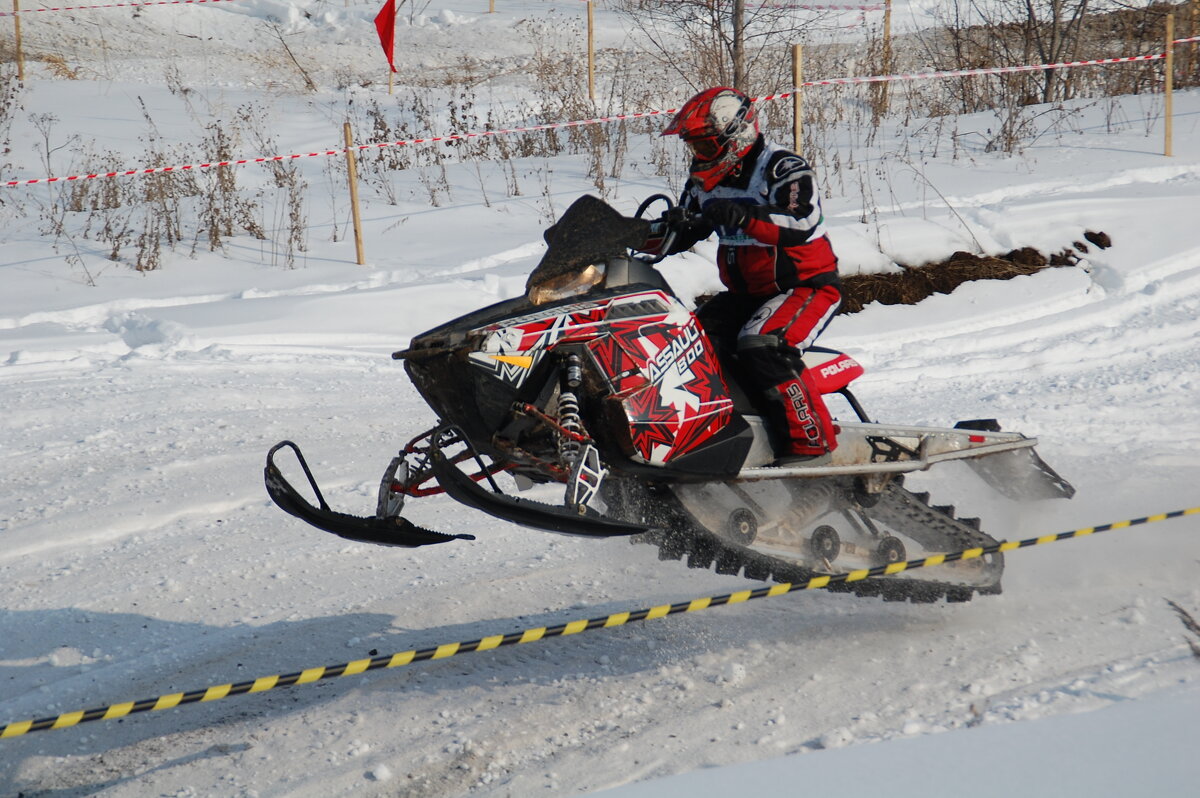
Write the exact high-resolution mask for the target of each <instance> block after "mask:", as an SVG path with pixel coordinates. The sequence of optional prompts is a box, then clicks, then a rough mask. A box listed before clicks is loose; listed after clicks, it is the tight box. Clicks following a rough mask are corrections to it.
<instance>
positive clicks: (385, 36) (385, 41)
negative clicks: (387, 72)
mask: <svg viewBox="0 0 1200 798" xmlns="http://www.w3.org/2000/svg"><path fill="white" fill-rule="evenodd" d="M375 30H377V31H379V43H380V44H382V45H383V54H384V55H386V56H387V60H388V66H389V67H391V69H392V71H393V72H395V71H396V62H395V61H394V58H395V56H396V0H384V4H383V8H381V9H380V10H379V14H378V15H377V16H376V17H375Z"/></svg>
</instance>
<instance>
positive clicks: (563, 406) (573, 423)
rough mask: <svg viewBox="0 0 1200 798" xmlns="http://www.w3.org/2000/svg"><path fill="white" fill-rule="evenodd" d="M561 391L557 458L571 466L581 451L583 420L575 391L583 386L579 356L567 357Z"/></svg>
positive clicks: (581, 363)
mask: <svg viewBox="0 0 1200 798" xmlns="http://www.w3.org/2000/svg"><path fill="white" fill-rule="evenodd" d="M562 376H563V382H562V389H561V390H560V391H559V395H558V426H559V428H560V430H561V432H560V433H559V436H558V456H559V457H560V458H561V459H562V461H563V463H564V464H565V465H567V466H573V465H574V464H575V461H576V460H578V459H579V453H580V452H581V451H582V450H583V446H582V445H581V444H580V440H581V439H582V438H583V437H584V431H583V418H581V417H580V415H579V396H578V395H577V394H576V393H575V391H576V389H578V388H579V386H580V385H582V384H583V362H582V361H581V360H580V359H579V355H577V354H574V353H572V354H570V355H567V362H566V368H565V369H564V370H563V375H562Z"/></svg>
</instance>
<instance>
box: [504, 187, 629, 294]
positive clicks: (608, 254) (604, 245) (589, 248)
mask: <svg viewBox="0 0 1200 798" xmlns="http://www.w3.org/2000/svg"><path fill="white" fill-rule="evenodd" d="M649 236H650V222H649V221H647V220H645V219H631V218H628V217H626V216H622V215H621V214H620V213H619V212H618V211H617V210H616V209H614V208H613V207H612V206H611V205H609V204H608V203H606V202H605V201H604V200H601V199H598V198H597V197H593V196H591V195H589V194H585V195H584V196H582V197H580V198H579V199H577V200H575V202H573V203H571V207H569V208H567V210H566V211H565V212H564V213H563V215H562V216H561V217H559V220H558V221H557V222H555V223H554V224H553V225H552V226H550V227H549V228H547V229H546V232H545V233H544V234H543V238H545V239H546V247H547V249H546V254H545V255H543V256H542V260H541V262H539V263H538V265H537V267H536V268H535V269H534V270H533V272H532V273H531V274H530V275H529V279H528V280H527V281H526V283H525V291H526V294H527V295H528V296H529V301H531V302H533V303H534V304H542V303H544V302H549V301H553V300H555V299H564V298H566V297H570V296H576V295H578V294H582V293H585V292H586V291H588V290H589V289H590V288H592V287H593V286H596V285H599V284H600V283H601V282H602V281H603V278H604V264H605V263H607V262H608V260H609V259H611V258H615V257H621V256H623V255H625V254H626V251H627V250H629V249H637V248H638V247H640V246H641V245H642V244H644V243H645V242H646V239H647V238H648V237H649Z"/></svg>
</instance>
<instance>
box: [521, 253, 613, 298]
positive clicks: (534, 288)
mask: <svg viewBox="0 0 1200 798" xmlns="http://www.w3.org/2000/svg"><path fill="white" fill-rule="evenodd" d="M603 280H604V264H602V263H593V264H592V265H591V266H588V267H587V268H586V269H584V270H583V271H577V272H571V273H569V274H560V275H558V276H556V277H550V278H547V279H545V280H542V281H540V282H539V283H538V284H537V285H531V286H530V287H529V301H530V302H532V303H533V304H535V305H544V304H546V303H547V302H553V301H555V300H557V299H567V298H568V297H573V296H578V295H580V294H585V293H587V292H588V291H590V290H591V289H592V288H594V287H595V286H597V285H600V283H601V282H603Z"/></svg>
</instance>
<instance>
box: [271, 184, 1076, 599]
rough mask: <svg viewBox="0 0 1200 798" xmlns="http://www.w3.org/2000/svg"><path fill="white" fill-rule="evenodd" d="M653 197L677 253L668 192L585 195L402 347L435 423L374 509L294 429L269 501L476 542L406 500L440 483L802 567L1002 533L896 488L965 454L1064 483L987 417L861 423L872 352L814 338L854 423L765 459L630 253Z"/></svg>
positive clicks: (938, 584)
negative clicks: (796, 459)
mask: <svg viewBox="0 0 1200 798" xmlns="http://www.w3.org/2000/svg"><path fill="white" fill-rule="evenodd" d="M660 201H662V202H665V203H666V204H667V211H666V212H665V213H663V214H662V215H661V216H660V217H659V218H658V219H657V220H656V221H657V222H658V223H659V228H658V229H661V228H664V227H665V228H666V230H665V235H666V236H667V239H666V242H665V244H664V246H663V247H661V249H662V250H663V251H665V250H666V249H667V248H669V245H670V240H671V238H672V237H673V236H674V235H675V234H676V233H677V232H678V230H679V229H680V227H679V226H680V225H681V224H686V223H688V221H690V220H688V219H687V218H685V217H686V214H685V213H684V212H683V211H682V209H680V208H677V207H672V206H673V203H672V201H671V199H670V198H668V197H666V196H665V195H654V196H652V197H650V198H648V199H647V200H646V201H645V202H643V203H642V205H641V206H640V207H639V208H638V210H637V212H636V214H635V215H634V216H633V217H626V216H623V215H622V214H620V213H619V212H618V211H616V210H615V209H613V208H612V207H611V206H609V205H608V204H607V203H605V202H603V201H602V200H600V199H597V198H595V197H592V196H583V197H581V198H579V199H578V200H576V201H575V202H574V203H573V204H572V205H571V206H570V208H569V209H568V210H567V211H566V212H565V213H564V214H563V215H562V217H561V218H560V219H559V220H558V222H557V223H556V224H554V225H552V226H551V227H550V228H548V229H547V230H546V231H545V233H544V238H545V240H546V243H547V250H546V253H545V255H544V257H543V258H542V260H541V262H540V263H539V264H538V265H537V267H536V268H535V269H534V270H533V272H532V273H531V274H530V276H529V278H528V282H527V285H526V293H525V295H524V296H520V297H517V298H513V299H509V300H506V301H502V302H499V303H496V304H494V305H491V306H488V307H485V308H482V309H480V310H476V311H475V312H473V313H468V314H467V315H465V316H462V317H461V318H458V319H455V320H453V321H451V322H448V323H446V324H444V325H442V326H440V327H437V328H435V329H433V330H430V331H428V332H426V333H424V334H421V335H418V336H416V337H415V338H413V339H412V341H411V344H410V346H409V347H408V348H407V349H405V350H403V351H399V352H395V353H394V354H393V355H392V357H393V358H394V359H397V360H402V361H403V362H404V364H405V368H406V371H407V372H408V375H409V377H410V379H411V380H412V382H413V384H414V385H415V386H416V388H417V390H418V392H419V393H420V394H421V396H422V397H423V398H424V399H425V401H426V402H428V404H429V405H430V407H431V408H433V410H434V411H435V412H436V414H437V416H438V417H439V419H440V420H439V421H438V422H437V424H436V425H435V426H434V427H433V428H432V429H429V430H427V431H426V432H424V433H422V434H420V435H418V436H416V437H415V438H413V440H411V441H410V442H409V443H408V444H407V445H406V446H404V448H403V449H402V450H401V451H400V452H399V454H398V455H397V456H396V457H395V458H393V459H392V461H391V462H390V463H389V464H388V466H387V468H386V469H385V472H384V475H383V479H382V480H381V482H380V486H379V495H378V501H377V505H376V510H375V514H374V515H373V516H355V515H349V514H346V513H341V512H338V511H335V510H333V509H332V508H331V507H330V506H329V504H328V503H327V502H326V501H325V498H324V496H323V495H322V493H321V490H320V488H319V487H318V485H317V481H316V479H315V478H314V476H313V473H312V471H311V470H310V468H309V466H308V463H307V462H306V460H305V458H304V455H303V454H302V453H301V451H300V449H299V447H298V446H297V445H296V444H295V443H293V442H291V441H282V442H280V443H278V444H277V445H276V446H274V447H273V448H272V449H271V450H270V452H269V453H268V455H267V463H266V469H265V480H266V487H267V491H268V493H269V494H270V496H271V498H272V499H273V500H274V502H275V503H276V504H277V505H278V506H279V507H280V508H282V509H283V510H285V511H286V512H288V513H290V514H292V515H294V516H296V517H298V518H300V519H302V520H304V521H306V522H308V523H309V524H311V525H313V526H315V527H318V528H319V529H322V530H325V531H327V532H331V533H333V534H335V535H338V536H340V537H343V538H347V539H350V540H355V541H363V542H369V543H376V544H382V545H388V546H407V547H416V546H425V545H430V544H436V543H443V542H447V541H451V540H456V539H468V540H470V539H474V537H473V536H472V535H466V534H459V535H450V534H444V533H440V532H436V531H433V530H429V529H424V528H422V527H419V526H417V525H416V524H414V523H412V522H411V521H410V520H408V519H406V518H404V517H403V516H402V514H401V513H402V510H403V507H404V503H405V501H406V500H407V499H417V498H420V497H424V496H429V495H432V494H436V493H445V494H448V495H449V496H450V497H452V498H453V499H455V500H457V501H459V502H461V503H463V504H465V505H467V506H469V507H473V508H475V509H477V510H481V511H482V512H484V513H487V514H489V515H492V516H495V517H497V518H501V519H504V520H506V521H511V522H513V523H516V524H521V525H524V526H527V527H533V528H535V529H540V530H546V531H550V532H557V533H563V534H567V535H578V536H585V537H595V538H607V537H612V536H626V537H629V538H631V539H632V540H633V541H634V542H638V543H649V544H652V545H654V546H656V547H657V548H658V555H659V557H660V558H661V559H678V560H682V559H684V558H686V560H687V564H688V565H689V566H691V567H696V568H705V569H707V568H712V567H714V566H715V570H716V571H717V572H718V573H723V574H739V573H740V574H743V575H744V576H745V577H748V578H751V579H755V580H772V579H773V580H776V581H780V582H792V583H797V582H801V581H805V580H808V579H811V578H813V577H815V576H818V575H822V574H836V573H844V572H847V571H850V570H854V569H860V568H869V567H874V566H878V565H882V564H887V563H893V562H900V561H904V560H905V559H908V558H915V557H925V556H929V555H932V554H939V553H946V552H953V551H960V550H963V549H967V548H973V547H978V546H988V545H993V544H995V543H996V541H995V540H994V539H993V538H992V537H990V536H989V535H987V534H986V533H984V532H983V531H981V530H980V528H979V527H980V524H979V521H978V519H973V518H959V517H956V516H955V513H954V509H953V508H952V507H942V506H935V505H932V504H930V502H929V498H928V494H922V493H913V492H910V491H908V490H905V488H904V487H903V482H904V475H905V474H906V473H908V472H913V471H923V470H926V469H928V468H930V467H931V466H934V465H937V464H939V463H944V462H949V461H954V460H962V461H964V462H965V463H967V464H968V465H969V466H971V467H972V468H973V470H974V471H975V473H977V474H978V475H979V476H980V477H982V479H983V480H984V481H985V482H986V483H988V484H989V485H991V486H992V487H993V488H995V489H996V490H997V491H999V492H1000V493H1002V494H1004V495H1006V496H1008V497H1010V498H1013V499H1016V500H1021V501H1026V500H1031V499H1046V498H1069V497H1070V496H1071V495H1072V494H1073V493H1074V489H1073V488H1072V487H1071V485H1070V484H1068V483H1067V482H1066V481H1065V480H1063V479H1062V478H1061V477H1060V476H1059V475H1058V474H1056V473H1055V472H1054V471H1053V470H1052V469H1051V468H1050V467H1049V466H1048V465H1046V464H1045V463H1044V462H1043V461H1042V460H1041V458H1040V457H1038V455H1037V454H1036V452H1035V451H1034V446H1035V444H1036V443H1037V441H1036V439H1033V438H1027V437H1025V436H1024V435H1021V434H1019V433H1015V432H1004V431H1001V430H1000V427H999V425H998V424H997V423H996V422H995V421H994V420H991V419H975V420H969V421H961V422H959V423H957V424H956V425H955V426H954V427H953V428H932V427H918V426H903V425H892V424H883V423H877V422H875V421H873V420H871V419H870V418H869V417H868V416H867V414H866V412H865V411H864V409H863V407H862V406H861V405H860V403H859V402H858V400H857V398H856V397H855V396H854V394H853V393H852V392H851V391H850V384H851V382H852V381H853V380H855V379H856V378H857V377H859V376H860V375H862V373H863V368H862V366H861V365H860V364H859V363H858V362H856V361H855V360H854V359H853V358H852V357H850V356H849V355H847V354H845V353H842V352H838V351H835V350H832V349H826V348H820V347H814V348H812V349H810V350H809V351H807V352H806V353H805V356H804V357H805V361H806V367H807V368H810V369H812V370H813V373H814V375H815V376H816V377H817V379H818V382H819V384H820V389H821V391H822V393H823V394H838V395H840V396H842V397H843V398H844V399H845V401H846V403H847V404H848V406H849V408H850V410H851V412H852V413H853V420H840V419H839V420H838V422H837V440H838V445H837V448H836V449H835V450H834V452H833V455H832V460H831V461H829V462H827V463H824V464H821V465H800V466H795V467H776V466H774V465H773V463H774V461H775V460H776V454H775V451H776V445H777V441H776V440H775V436H774V433H773V431H772V429H771V428H770V427H768V425H767V424H766V423H765V422H764V420H763V418H764V417H763V413H762V412H761V410H760V407H759V406H758V405H757V404H756V401H757V400H756V397H755V396H752V395H748V394H747V392H746V391H744V390H743V389H742V388H741V387H740V385H739V382H738V380H737V379H736V374H737V362H736V358H731V357H727V356H725V355H723V354H722V353H719V352H717V351H715V350H714V347H713V344H712V342H711V341H710V339H709V338H708V337H707V336H706V335H705V333H704V331H703V329H701V327H700V325H699V324H698V322H697V320H696V317H695V315H694V313H693V312H692V311H691V310H690V309H689V307H688V305H687V304H685V302H684V301H682V300H681V299H680V298H679V297H678V296H677V295H676V294H675V293H674V292H673V291H672V290H671V288H670V286H669V285H668V284H667V281H666V279H665V278H664V277H663V276H662V274H661V273H660V272H659V271H658V270H657V269H656V268H655V267H654V264H655V263H657V262H659V261H660V260H662V256H661V255H658V256H651V255H646V254H645V253H641V252H639V251H638V248H639V246H641V245H642V244H643V243H644V242H645V241H646V240H647V237H648V235H649V234H650V231H651V225H652V221H651V220H650V219H649V218H647V217H646V215H645V214H646V211H647V209H648V208H649V207H651V206H652V205H653V204H654V203H657V202H660ZM284 449H288V450H290V451H291V452H292V453H293V454H294V457H295V459H296V461H297V463H298V465H299V468H300V469H301V471H302V473H303V474H304V476H305V477H306V479H307V482H308V485H309V487H310V488H311V492H312V495H313V497H314V498H315V500H316V504H314V503H313V502H312V501H310V500H309V499H307V498H305V496H304V495H302V494H301V493H300V491H298V490H297V489H296V488H295V487H294V486H293V485H292V484H291V483H290V482H289V481H288V480H287V479H286V478H285V477H284V476H283V473H282V471H281V469H280V467H279V466H278V465H277V463H276V457H277V455H279V453H280V452H281V451H282V450H284ZM294 468H295V467H294V466H293V470H294ZM501 474H507V475H508V477H511V478H512V480H513V482H514V483H515V485H514V487H515V488H516V490H517V491H518V492H520V491H521V490H525V489H529V488H531V487H534V486H540V487H538V488H537V493H539V495H540V496H541V497H542V498H547V494H549V496H548V497H549V498H550V499H551V500H552V501H553V502H554V503H550V502H549V501H541V500H535V499H531V498H527V497H522V496H517V495H514V493H513V492H512V491H511V490H507V491H506V490H504V489H502V488H501V485H500V480H499V478H500V475H501ZM506 484H507V483H506ZM559 496H561V499H559V498H558V497H559ZM1003 568H1004V562H1003V557H1002V555H1000V554H992V555H988V556H985V557H981V558H975V559H971V560H965V561H959V562H952V563H945V564H942V565H938V566H934V567H931V568H925V569H920V570H914V571H904V572H902V573H900V574H897V575H894V576H891V577H888V578H885V579H871V580H862V581H855V582H850V583H835V585H834V587H835V589H839V590H842V591H849V592H854V593H857V594H859V595H873V596H879V597H882V598H884V599H886V600H897V601H903V600H910V601H917V602H926V601H936V600H938V599H941V598H945V599H946V600H948V601H966V600H969V599H970V598H971V597H972V595H973V594H974V593H976V592H978V593H981V594H988V593H998V592H1000V577H1001V573H1002V571H1003Z"/></svg>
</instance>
